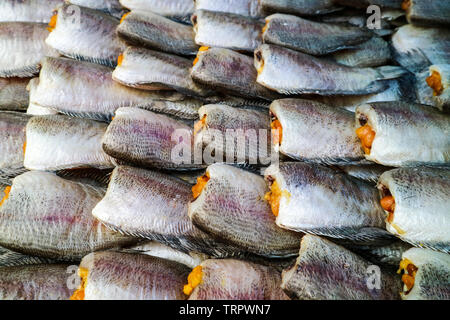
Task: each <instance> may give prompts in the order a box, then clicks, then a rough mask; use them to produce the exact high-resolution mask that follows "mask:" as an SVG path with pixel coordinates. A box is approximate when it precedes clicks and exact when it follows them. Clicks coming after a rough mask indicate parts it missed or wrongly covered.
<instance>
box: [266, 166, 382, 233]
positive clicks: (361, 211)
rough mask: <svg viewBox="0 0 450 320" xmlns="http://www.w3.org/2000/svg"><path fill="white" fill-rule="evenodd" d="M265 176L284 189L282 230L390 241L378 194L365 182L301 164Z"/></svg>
mask: <svg viewBox="0 0 450 320" xmlns="http://www.w3.org/2000/svg"><path fill="white" fill-rule="evenodd" d="M264 176H265V178H266V180H268V181H276V182H277V184H278V185H279V187H280V189H281V199H280V205H279V211H278V216H277V219H276V223H277V225H278V226H280V227H282V228H286V229H289V230H294V231H298V232H306V233H312V234H318V235H323V236H328V237H332V238H340V239H349V240H352V241H355V242H359V241H360V242H363V241H372V242H373V241H376V240H378V239H386V238H390V236H389V234H388V233H387V232H386V231H385V230H383V229H384V226H385V224H384V212H383V209H382V208H381V206H380V204H379V199H378V194H377V190H376V188H374V187H373V186H371V185H369V184H367V183H365V182H363V181H360V180H357V179H354V178H351V177H348V176H347V175H345V174H343V173H339V172H336V171H334V170H332V169H330V168H327V167H323V166H320V165H313V164H307V163H301V162H284V163H280V164H279V166H276V165H272V166H270V167H269V168H267V169H266V171H265V174H264Z"/></svg>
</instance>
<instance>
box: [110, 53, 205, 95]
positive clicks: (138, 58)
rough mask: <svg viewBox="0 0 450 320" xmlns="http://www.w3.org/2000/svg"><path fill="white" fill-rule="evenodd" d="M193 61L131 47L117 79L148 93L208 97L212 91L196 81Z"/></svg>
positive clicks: (115, 74) (118, 71)
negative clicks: (172, 92) (172, 91)
mask: <svg viewBox="0 0 450 320" xmlns="http://www.w3.org/2000/svg"><path fill="white" fill-rule="evenodd" d="M191 67H192V60H190V59H186V58H183V57H179V56H176V55H173V54H168V53H163V52H158V51H153V50H148V49H145V48H138V47H128V48H127V49H126V50H125V52H124V53H123V60H122V62H121V63H120V65H118V66H117V67H116V69H115V70H114V72H113V74H112V77H113V79H114V80H116V81H118V82H120V83H122V84H124V85H126V86H130V87H136V88H140V89H147V90H159V89H163V90H164V89H175V90H177V91H179V92H181V93H184V94H188V95H193V96H207V95H211V94H212V93H213V91H212V90H210V89H207V88H205V87H202V86H201V85H198V84H197V83H195V82H194V81H192V79H191V76H190V69H191Z"/></svg>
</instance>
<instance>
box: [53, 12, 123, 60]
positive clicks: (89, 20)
mask: <svg viewBox="0 0 450 320" xmlns="http://www.w3.org/2000/svg"><path fill="white" fill-rule="evenodd" d="M74 16H77V17H76V18H75V17H74ZM56 19H57V21H56V26H55V27H54V28H52V29H51V30H52V31H51V32H50V35H49V36H48V37H47V39H46V40H45V42H46V43H47V44H48V45H49V46H50V47H52V48H54V49H55V50H57V51H58V52H60V53H61V54H63V55H65V56H67V57H70V58H73V59H77V60H83V61H89V62H94V63H99V64H104V65H107V66H111V67H113V66H115V65H116V63H117V57H118V56H119V55H120V53H121V52H122V51H123V50H125V44H124V43H122V42H121V41H120V40H119V38H118V37H117V35H116V28H117V26H118V25H119V21H118V20H117V19H116V18H114V17H111V16H110V15H108V14H104V13H102V12H100V11H97V10H93V9H90V8H85V7H78V6H75V5H71V4H65V5H63V6H62V7H61V8H59V9H58V13H57V18H56Z"/></svg>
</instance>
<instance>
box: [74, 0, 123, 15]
mask: <svg viewBox="0 0 450 320" xmlns="http://www.w3.org/2000/svg"><path fill="white" fill-rule="evenodd" d="M70 3H72V4H75V5H78V6H83V7H86V8H91V9H95V10H99V11H102V12H104V13H107V14H109V15H112V16H113V17H116V18H121V17H122V16H123V14H124V13H126V11H127V10H126V9H125V8H124V7H122V5H121V4H120V1H119V0H70Z"/></svg>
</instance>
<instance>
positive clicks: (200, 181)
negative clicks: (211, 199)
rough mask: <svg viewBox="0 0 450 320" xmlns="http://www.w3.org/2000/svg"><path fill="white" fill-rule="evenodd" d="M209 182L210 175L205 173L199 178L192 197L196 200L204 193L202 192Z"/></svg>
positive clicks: (193, 188)
mask: <svg viewBox="0 0 450 320" xmlns="http://www.w3.org/2000/svg"><path fill="white" fill-rule="evenodd" d="M208 181H209V175H208V173H205V174H204V175H202V176H201V177H198V178H197V183H196V184H195V185H194V186H193V187H192V195H193V196H194V199H197V197H198V196H199V195H200V193H202V190H203V188H204V187H205V186H206V184H207V183H208Z"/></svg>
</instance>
